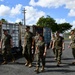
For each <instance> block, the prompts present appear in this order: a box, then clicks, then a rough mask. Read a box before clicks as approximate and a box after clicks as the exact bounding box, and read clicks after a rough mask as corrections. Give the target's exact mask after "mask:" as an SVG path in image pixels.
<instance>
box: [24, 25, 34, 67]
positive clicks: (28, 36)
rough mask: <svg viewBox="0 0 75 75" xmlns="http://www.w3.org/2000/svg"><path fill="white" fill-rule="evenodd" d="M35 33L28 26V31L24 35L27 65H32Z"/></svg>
mask: <svg viewBox="0 0 75 75" xmlns="http://www.w3.org/2000/svg"><path fill="white" fill-rule="evenodd" d="M33 44H34V43H33V34H32V33H31V32H30V27H29V26H26V32H25V36H24V50H23V52H24V53H23V54H24V57H25V59H26V64H25V65H26V66H29V67H31V66H32V46H33Z"/></svg>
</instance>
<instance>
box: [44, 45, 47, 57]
mask: <svg viewBox="0 0 75 75" xmlns="http://www.w3.org/2000/svg"><path fill="white" fill-rule="evenodd" d="M46 53H47V45H45V49H44V54H43V55H44V56H46Z"/></svg>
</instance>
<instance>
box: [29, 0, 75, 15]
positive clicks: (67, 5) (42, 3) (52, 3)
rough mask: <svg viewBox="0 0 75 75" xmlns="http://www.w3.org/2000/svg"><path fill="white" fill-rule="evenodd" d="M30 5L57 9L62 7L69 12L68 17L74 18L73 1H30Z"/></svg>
mask: <svg viewBox="0 0 75 75" xmlns="http://www.w3.org/2000/svg"><path fill="white" fill-rule="evenodd" d="M29 4H30V5H32V6H41V7H47V8H58V7H60V6H64V8H66V9H69V10H70V12H69V13H68V16H75V0H38V1H37V2H36V1H35V0H31V1H30V3H29Z"/></svg>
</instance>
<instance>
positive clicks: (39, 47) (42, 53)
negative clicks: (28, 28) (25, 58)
mask: <svg viewBox="0 0 75 75" xmlns="http://www.w3.org/2000/svg"><path fill="white" fill-rule="evenodd" d="M46 52H47V45H46V44H45V42H44V37H43V36H42V35H40V36H39V40H38V42H37V43H36V50H35V54H36V69H35V72H37V73H38V72H39V67H40V59H41V60H42V68H41V72H43V71H44V67H45V57H46Z"/></svg>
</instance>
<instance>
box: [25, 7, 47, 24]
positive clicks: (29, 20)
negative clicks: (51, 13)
mask: <svg viewBox="0 0 75 75" xmlns="http://www.w3.org/2000/svg"><path fill="white" fill-rule="evenodd" d="M25 9H26V24H36V22H37V20H38V19H39V18H40V17H41V16H45V15H46V14H45V12H43V11H41V10H38V9H36V8H33V7H30V6H26V7H25Z"/></svg>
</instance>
